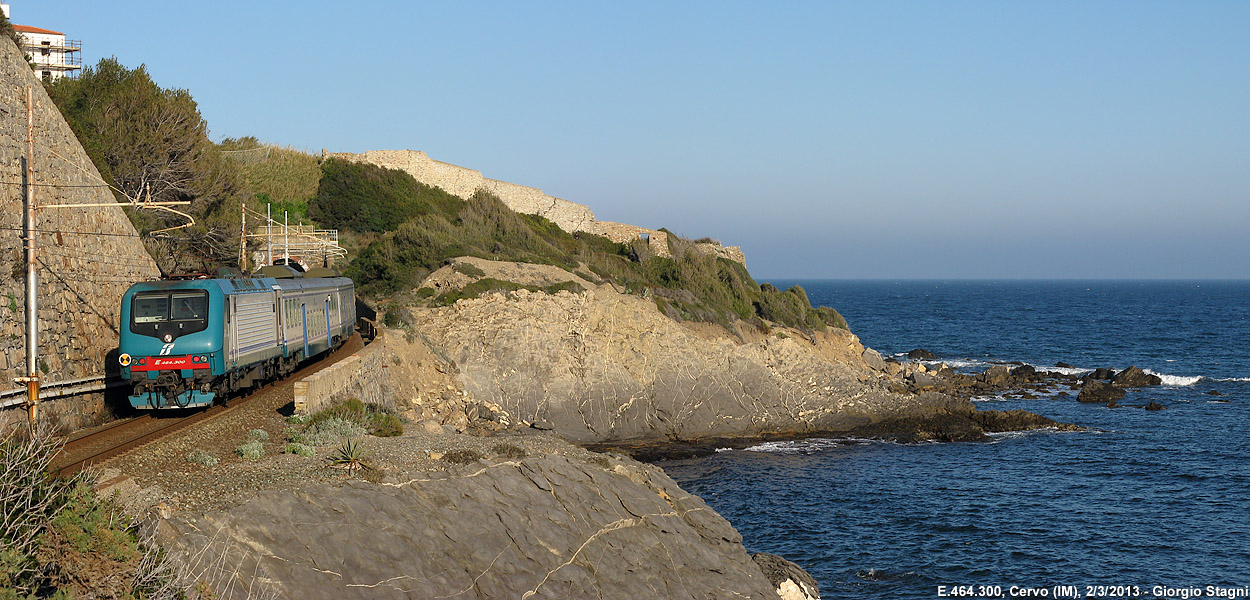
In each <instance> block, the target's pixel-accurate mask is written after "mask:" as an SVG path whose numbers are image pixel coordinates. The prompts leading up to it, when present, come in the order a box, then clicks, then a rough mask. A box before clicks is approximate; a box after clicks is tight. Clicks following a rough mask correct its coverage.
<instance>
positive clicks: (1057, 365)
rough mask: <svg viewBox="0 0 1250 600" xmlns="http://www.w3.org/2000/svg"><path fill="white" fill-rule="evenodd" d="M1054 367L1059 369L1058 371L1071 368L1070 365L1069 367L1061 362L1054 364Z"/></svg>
mask: <svg viewBox="0 0 1250 600" xmlns="http://www.w3.org/2000/svg"><path fill="white" fill-rule="evenodd" d="M1055 366H1056V367H1059V368H1060V369H1071V368H1072V365H1070V364H1068V363H1066V362H1063V361H1059V362H1057V363H1055Z"/></svg>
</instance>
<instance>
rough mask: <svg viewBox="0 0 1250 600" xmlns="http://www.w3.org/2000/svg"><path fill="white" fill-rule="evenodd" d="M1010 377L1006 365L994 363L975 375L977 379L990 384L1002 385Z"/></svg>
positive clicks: (1009, 371)
mask: <svg viewBox="0 0 1250 600" xmlns="http://www.w3.org/2000/svg"><path fill="white" fill-rule="evenodd" d="M1010 377H1011V370H1010V369H1008V368H1007V366H1006V365H994V366H992V367H990V368H988V369H986V370H985V372H984V373H981V374H980V375H978V376H977V379H980V380H981V381H984V382H985V383H988V384H990V385H1004V384H1006V383H1007V380H1008V379H1009V378H1010Z"/></svg>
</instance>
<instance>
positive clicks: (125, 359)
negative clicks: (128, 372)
mask: <svg viewBox="0 0 1250 600" xmlns="http://www.w3.org/2000/svg"><path fill="white" fill-rule="evenodd" d="M117 362H119V363H121V366H123V367H129V366H130V355H129V354H122V355H121V356H118V357H117Z"/></svg>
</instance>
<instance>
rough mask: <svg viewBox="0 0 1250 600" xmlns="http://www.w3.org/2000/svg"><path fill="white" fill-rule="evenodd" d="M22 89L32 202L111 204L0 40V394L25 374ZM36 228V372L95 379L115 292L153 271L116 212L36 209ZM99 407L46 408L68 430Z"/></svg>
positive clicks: (13, 52) (108, 337) (111, 331)
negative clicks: (31, 123) (29, 100)
mask: <svg viewBox="0 0 1250 600" xmlns="http://www.w3.org/2000/svg"><path fill="white" fill-rule="evenodd" d="M27 86H30V87H31V88H32V89H33V97H34V120H35V137H34V140H35V143H34V146H35V153H34V160H33V161H31V164H32V166H33V168H34V183H35V202H36V205H37V206H50V205H55V204H84V203H102V202H113V201H114V199H113V195H112V193H111V192H110V191H109V190H108V188H107V187H106V186H105V185H104V183H103V180H102V179H101V178H100V175H99V172H97V171H96V169H95V167H94V166H93V165H92V164H91V159H90V158H88V156H87V153H86V152H85V151H83V148H82V146H81V145H80V144H79V143H78V139H77V138H76V137H75V136H74V133H73V131H71V130H70V128H69V125H67V124H66V123H65V120H64V118H62V117H61V113H60V112H59V111H58V110H57V108H56V106H55V105H54V104H53V103H52V100H51V99H50V98H49V97H48V95H47V93H46V92H44V89H43V85H42V84H41V83H40V82H39V80H38V79H37V78H36V77H35V75H34V73H33V72H32V71H31V70H30V67H29V66H27V64H26V61H25V60H23V58H22V56H21V55H20V54H19V53H18V52H17V49H16V48H15V47H14V46H13V45H12V44H10V43H8V42H7V41H4V40H0V390H7V389H10V388H15V387H17V386H16V385H15V384H14V383H13V378H15V377H20V376H23V375H25V374H26V373H25V371H26V342H25V321H26V315H25V259H24V257H23V254H22V247H23V244H22V240H21V230H22V220H23V208H22V206H23V203H22V198H23V193H24V192H23V188H22V168H23V157H24V156H25V154H26V88H27ZM36 226H37V228H38V231H39V232H40V233H38V238H37V245H38V248H39V261H38V275H39V356H40V360H41V363H40V365H39V367H40V371H42V373H41V375H42V377H43V378H44V380H45V381H48V382H57V381H65V380H72V379H79V378H85V377H92V376H98V375H103V374H104V369H105V356H106V354H108V353H109V352H110V351H111V350H113V349H115V348H116V347H117V338H118V335H119V327H120V325H119V323H118V319H119V312H120V311H119V306H120V303H121V297H122V294H123V293H124V292H125V291H126V288H127V287H128V286H129V285H130V284H131V283H134V282H136V281H142V280H147V279H154V278H157V277H159V276H160V272H159V271H158V270H157V267H156V264H155V263H154V262H152V259H151V257H149V255H148V253H147V251H146V250H144V247H143V242H142V241H141V240H140V239H139V236H138V234H137V233H136V232H135V229H134V227H132V226H131V224H130V221H129V220H128V219H127V218H126V215H125V214H124V213H123V212H122V210H121V209H120V208H117V207H101V208H70V209H52V208H43V209H41V210H39V211H38V214H37V215H36ZM103 408H104V407H103V398H102V396H100V395H99V394H96V395H94V396H91V397H83V396H79V397H74V398H68V399H64V400H59V401H57V402H56V403H52V404H51V405H50V406H49V409H51V411H52V412H56V413H58V414H59V415H60V416H61V417H62V419H65V420H67V421H68V423H67V424H69V425H70V426H78V425H82V424H85V423H88V422H90V421H93V420H95V419H96V418H97V417H98V416H100V414H101V411H102V410H103ZM10 412H12V411H10ZM2 418H4V416H0V419H2Z"/></svg>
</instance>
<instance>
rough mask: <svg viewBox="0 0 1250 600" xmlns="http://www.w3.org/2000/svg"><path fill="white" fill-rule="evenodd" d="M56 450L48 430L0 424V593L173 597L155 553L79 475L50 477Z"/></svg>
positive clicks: (166, 567) (170, 579) (165, 566)
mask: <svg viewBox="0 0 1250 600" xmlns="http://www.w3.org/2000/svg"><path fill="white" fill-rule="evenodd" d="M59 451H60V444H59V443H58V442H57V441H56V440H55V438H53V436H52V434H51V431H50V429H49V428H47V427H41V428H39V429H37V430H36V431H35V433H34V435H33V436H29V435H27V434H26V433H25V431H24V430H22V431H20V432H19V431H18V430H16V429H13V428H8V429H3V428H0V500H2V501H3V502H2V503H0V508H3V509H4V510H3V518H0V598H6V599H8V598H14V599H17V598H35V597H39V598H69V597H72V596H74V595H76V594H77V595H81V596H83V597H93V598H94V597H109V598H114V597H126V598H171V597H176V596H177V595H178V594H179V593H180V592H181V591H182V590H179V589H178V588H177V586H176V583H175V581H174V579H175V577H176V576H177V574H176V573H175V572H174V571H173V570H172V567H171V566H170V564H169V563H168V562H167V561H166V559H165V558H164V557H163V555H162V554H161V552H160V550H159V549H158V548H156V547H154V546H147V545H145V544H142V543H140V542H139V539H138V536H137V535H136V532H135V530H134V528H133V527H131V525H130V522H129V519H128V518H127V517H126V516H125V515H124V514H122V511H121V508H120V507H119V506H118V505H117V504H116V503H115V502H113V501H112V500H108V499H102V498H100V497H99V496H97V495H96V493H95V491H94V489H93V486H92V484H91V481H90V479H89V477H88V475H87V474H86V473H81V472H80V473H78V474H76V475H74V476H72V477H70V478H68V479H61V478H57V477H53V476H51V475H50V474H49V471H48V469H49V467H50V466H51V463H52V459H53V458H54V457H55V456H56V454H57V452H59ZM119 574H120V575H121V576H119Z"/></svg>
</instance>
